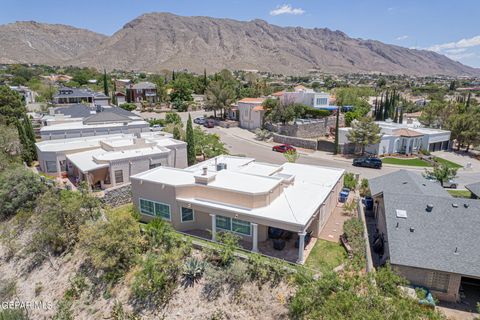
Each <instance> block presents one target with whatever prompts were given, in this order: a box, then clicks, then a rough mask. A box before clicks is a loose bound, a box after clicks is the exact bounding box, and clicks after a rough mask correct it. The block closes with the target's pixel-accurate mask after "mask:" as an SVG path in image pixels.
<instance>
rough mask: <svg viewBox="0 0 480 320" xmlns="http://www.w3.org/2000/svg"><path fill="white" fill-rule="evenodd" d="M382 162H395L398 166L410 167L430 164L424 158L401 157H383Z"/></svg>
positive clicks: (428, 165) (429, 165)
mask: <svg viewBox="0 0 480 320" xmlns="http://www.w3.org/2000/svg"><path fill="white" fill-rule="evenodd" d="M382 163H386V164H395V165H400V166H412V167H431V166H432V165H431V164H430V163H428V162H427V161H425V160H422V159H419V158H411V159H406V158H405V159H402V158H383V159H382Z"/></svg>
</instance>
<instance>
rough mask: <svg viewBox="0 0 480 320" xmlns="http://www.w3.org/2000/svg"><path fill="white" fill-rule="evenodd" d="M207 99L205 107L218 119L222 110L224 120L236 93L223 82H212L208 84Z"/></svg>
mask: <svg viewBox="0 0 480 320" xmlns="http://www.w3.org/2000/svg"><path fill="white" fill-rule="evenodd" d="M205 98H206V101H205V105H206V107H207V108H209V109H212V110H213V114H214V117H217V111H218V110H221V111H222V114H223V118H224V117H225V116H226V113H225V110H226V109H229V108H230V105H231V104H232V102H233V99H234V98H235V93H234V92H233V90H232V89H231V87H230V86H229V85H228V83H227V82H225V81H223V80H221V81H212V82H210V83H209V84H208V87H207V90H206V96H205Z"/></svg>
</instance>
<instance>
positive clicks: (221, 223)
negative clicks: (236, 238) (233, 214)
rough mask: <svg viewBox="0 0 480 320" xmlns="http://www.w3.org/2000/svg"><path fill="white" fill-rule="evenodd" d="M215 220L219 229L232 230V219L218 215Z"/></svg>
mask: <svg viewBox="0 0 480 320" xmlns="http://www.w3.org/2000/svg"><path fill="white" fill-rule="evenodd" d="M215 220H216V222H217V228H219V229H224V230H231V224H232V223H231V222H232V221H231V220H230V218H227V217H224V216H218V215H217V216H216V218H215Z"/></svg>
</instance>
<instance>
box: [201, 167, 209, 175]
mask: <svg viewBox="0 0 480 320" xmlns="http://www.w3.org/2000/svg"><path fill="white" fill-rule="evenodd" d="M207 170H208V168H207V167H203V168H202V171H203V172H202V176H206V175H207Z"/></svg>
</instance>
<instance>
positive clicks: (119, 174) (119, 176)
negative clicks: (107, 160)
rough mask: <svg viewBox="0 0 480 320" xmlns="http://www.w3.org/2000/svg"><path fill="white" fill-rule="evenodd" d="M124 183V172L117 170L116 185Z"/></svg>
mask: <svg viewBox="0 0 480 320" xmlns="http://www.w3.org/2000/svg"><path fill="white" fill-rule="evenodd" d="M122 182H123V170H115V183H122Z"/></svg>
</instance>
